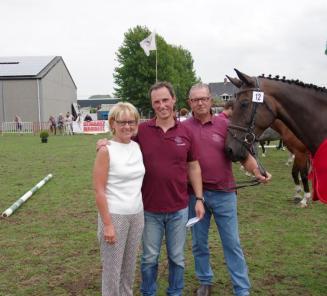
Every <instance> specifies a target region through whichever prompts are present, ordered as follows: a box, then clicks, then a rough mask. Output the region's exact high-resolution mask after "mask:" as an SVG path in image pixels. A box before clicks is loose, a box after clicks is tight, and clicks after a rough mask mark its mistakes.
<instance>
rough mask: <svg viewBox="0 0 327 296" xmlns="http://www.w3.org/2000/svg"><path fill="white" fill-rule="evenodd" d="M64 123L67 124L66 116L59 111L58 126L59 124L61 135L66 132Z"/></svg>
mask: <svg viewBox="0 0 327 296" xmlns="http://www.w3.org/2000/svg"><path fill="white" fill-rule="evenodd" d="M64 124H65V119H64V116H63V115H62V113H59V116H58V121H57V126H58V130H59V133H60V134H61V135H63V132H64Z"/></svg>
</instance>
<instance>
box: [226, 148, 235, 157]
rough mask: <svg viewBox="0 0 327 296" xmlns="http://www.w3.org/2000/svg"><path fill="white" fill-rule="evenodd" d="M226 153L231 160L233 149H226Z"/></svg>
mask: <svg viewBox="0 0 327 296" xmlns="http://www.w3.org/2000/svg"><path fill="white" fill-rule="evenodd" d="M225 152H226V154H227V156H228V157H229V158H231V157H232V156H233V149H232V148H231V147H226V149H225Z"/></svg>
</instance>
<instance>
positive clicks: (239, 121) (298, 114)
mask: <svg viewBox="0 0 327 296" xmlns="http://www.w3.org/2000/svg"><path fill="white" fill-rule="evenodd" d="M235 71H236V73H237V76H238V77H239V79H234V78H231V77H228V79H229V80H230V81H231V82H232V83H233V84H234V85H236V86H237V87H238V88H239V89H240V90H239V92H238V93H237V94H236V102H235V104H234V109H233V115H232V117H231V120H230V128H229V134H228V137H227V141H226V153H227V154H228V156H229V157H230V159H231V160H233V161H238V160H242V159H244V158H245V157H246V155H247V153H248V148H249V146H251V145H252V144H253V142H254V140H255V139H256V137H258V136H260V134H261V133H262V132H263V130H265V129H266V128H267V127H268V126H270V125H271V124H272V122H273V121H274V120H275V119H280V120H281V121H282V122H283V123H285V125H286V126H287V127H288V128H289V129H290V130H291V131H292V132H293V133H294V134H295V136H296V137H297V138H298V139H299V140H300V141H301V142H302V143H303V144H304V145H305V147H306V148H307V149H308V150H309V152H310V154H311V157H312V178H313V188H314V196H313V197H314V199H318V198H319V199H320V200H321V201H322V202H325V203H327V158H326V157H325V155H327V116H326V114H327V91H326V89H325V88H320V87H317V86H315V85H312V84H304V83H302V82H299V81H297V80H296V81H293V80H286V79H285V78H282V79H279V77H278V76H276V77H275V78H271V77H263V76H261V77H250V76H248V75H246V74H243V73H241V72H240V71H238V70H236V69H235ZM262 92H263V94H262Z"/></svg>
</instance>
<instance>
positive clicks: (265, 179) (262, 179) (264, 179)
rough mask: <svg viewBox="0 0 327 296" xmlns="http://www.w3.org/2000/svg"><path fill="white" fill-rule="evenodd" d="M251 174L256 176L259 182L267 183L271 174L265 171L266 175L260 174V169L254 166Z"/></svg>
mask: <svg viewBox="0 0 327 296" xmlns="http://www.w3.org/2000/svg"><path fill="white" fill-rule="evenodd" d="M253 175H254V176H255V177H256V179H257V180H258V181H259V182H260V183H268V182H269V181H270V180H271V174H269V172H267V171H266V176H264V175H262V174H261V171H260V169H259V168H255V169H254V170H253Z"/></svg>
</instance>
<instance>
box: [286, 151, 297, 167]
mask: <svg viewBox="0 0 327 296" xmlns="http://www.w3.org/2000/svg"><path fill="white" fill-rule="evenodd" d="M294 157H295V155H294V154H293V153H292V152H290V151H288V159H287V161H286V163H285V165H287V166H289V165H290V164H291V163H292V162H293V161H294Z"/></svg>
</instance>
